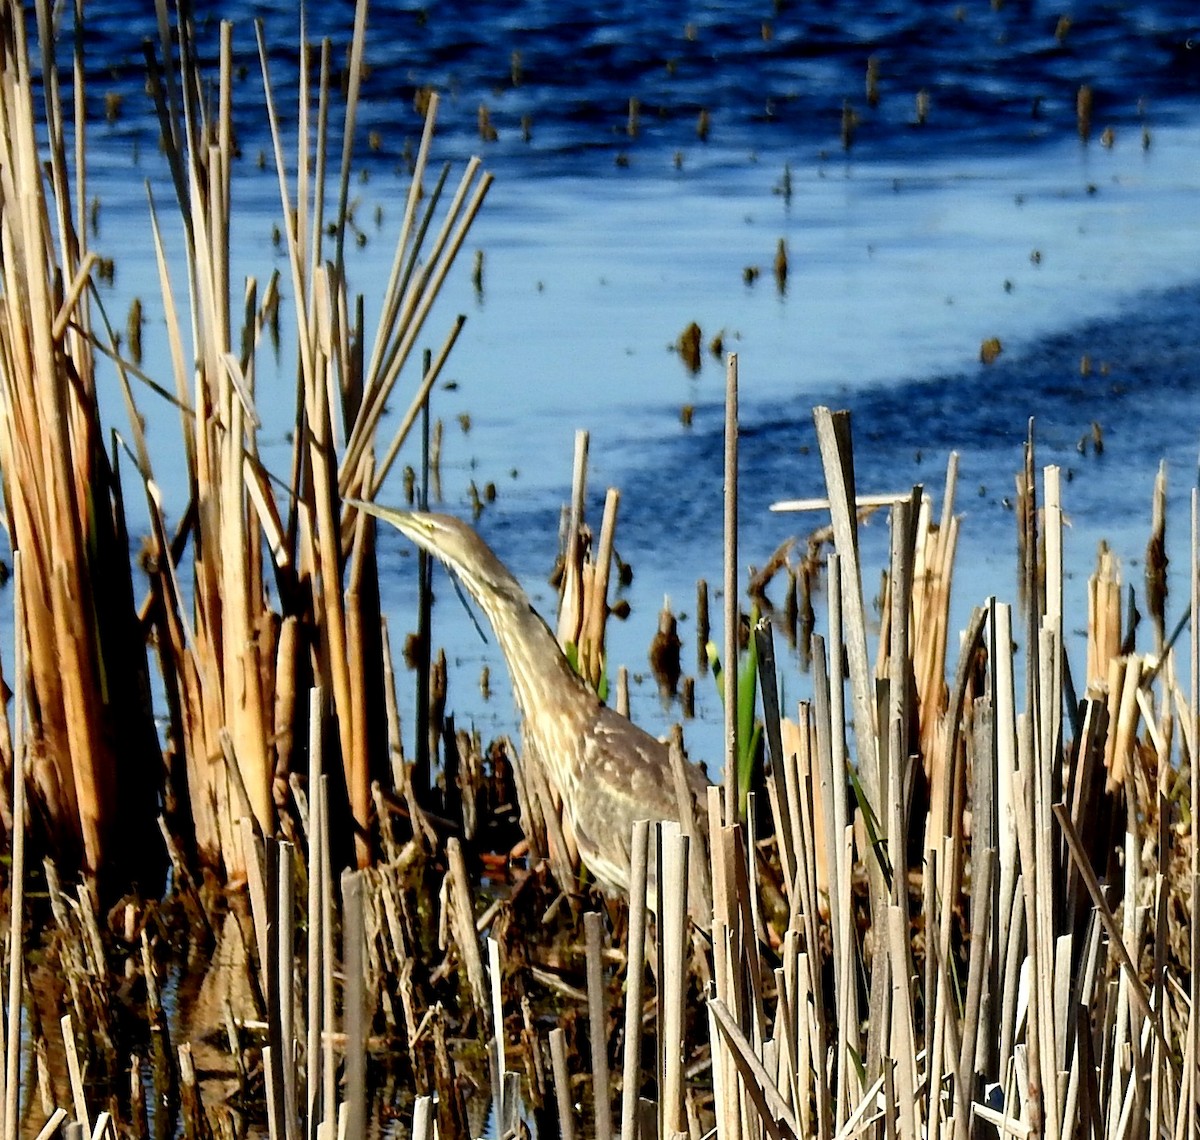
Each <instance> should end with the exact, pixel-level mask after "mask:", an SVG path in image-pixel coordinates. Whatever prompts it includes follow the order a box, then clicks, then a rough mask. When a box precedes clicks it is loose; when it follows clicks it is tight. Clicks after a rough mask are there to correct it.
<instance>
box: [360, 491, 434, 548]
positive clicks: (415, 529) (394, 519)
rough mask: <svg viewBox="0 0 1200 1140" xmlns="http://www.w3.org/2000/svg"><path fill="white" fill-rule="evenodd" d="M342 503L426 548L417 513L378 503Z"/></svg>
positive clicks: (425, 540)
mask: <svg viewBox="0 0 1200 1140" xmlns="http://www.w3.org/2000/svg"><path fill="white" fill-rule="evenodd" d="M342 502H344V503H346V504H347V505H349V506H351V507H355V508H357V509H358V510H360V511H362V512H363V514H367V515H374V516H375V517H376V518H377V519H382V520H383V521H384V522H387V523H391V524H392V526H394V527H395V528H396V529H397V530H398V531H399V532H400V533H401V534H403V535H405V536H406V537H407V538H411V539H412V541H413V542H415V543H416V544H417V545H418V546H423V547H427V546H428V538H427V536H426V534H425V532H424V530H423V528H422V527H421V526H420V524H419V523H418V521H417V519H418V515H417V512H415V511H408V510H402V509H401V508H399V507H381V506H380V505H379V504H378V503H368V502H365V501H364V500H362V499H343V500H342Z"/></svg>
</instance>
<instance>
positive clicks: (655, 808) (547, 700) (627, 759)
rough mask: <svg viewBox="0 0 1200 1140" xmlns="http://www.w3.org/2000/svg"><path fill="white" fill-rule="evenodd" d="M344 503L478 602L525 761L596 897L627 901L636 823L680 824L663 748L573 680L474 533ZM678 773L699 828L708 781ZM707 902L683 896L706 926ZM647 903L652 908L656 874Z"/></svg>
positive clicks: (421, 515) (435, 519)
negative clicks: (508, 688)
mask: <svg viewBox="0 0 1200 1140" xmlns="http://www.w3.org/2000/svg"><path fill="white" fill-rule="evenodd" d="M347 501H348V502H349V503H350V504H351V505H354V506H357V507H359V508H360V509H361V510H363V511H365V512H366V513H368V514H371V515H374V516H375V517H377V518H380V519H382V520H384V521H386V522H388V523H390V524H391V525H392V526H394V527H396V529H397V530H399V531H400V532H401V533H402V534H403V535H405V536H406V537H407V538H409V539H410V540H411V541H412V542H414V543H415V544H416V545H417V546H418V547H420V548H421V549H422V550H424V551H426V552H427V553H429V554H431V555H433V556H434V557H435V558H437V559H439V560H440V561H441V562H442V563H443V564H444V565H445V566H446V567H448V568H449V570H450V571H451V572H452V573H453V574H454V575H455V577H456V578H457V579H458V580H459V581H460V582H461V583H462V585H463V587H464V588H465V589H466V590H467V592H468V593H469V594H470V595H471V597H472V598H474V600H475V602H476V604H477V605H478V606H479V608H480V609H481V610H482V611H483V613H484V614H485V616H486V617H487V619H488V621H489V623H490V624H491V626H492V629H493V630H494V631H495V634H496V639H497V641H498V642H499V644H500V649H501V652H502V653H503V654H504V659H505V663H506V665H507V666H508V671H509V674H510V676H511V678H512V691H513V697H514V699H515V702H516V705H517V711H518V713H519V714H520V718H521V735H522V740H523V742H524V749H523V753H524V755H523V762H524V763H525V764H527V765H528V764H530V763H532V764H537V765H539V766H540V767H541V770H542V772H543V773H544V775H545V779H546V783H547V785H548V786H549V788H550V791H551V795H552V796H553V798H554V799H555V800H556V801H557V804H558V805H561V812H562V819H563V824H564V829H565V830H566V832H567V833H568V836H569V837H570V838H573V840H574V843H575V845H576V848H577V850H578V852H579V856H580V859H581V860H582V862H583V864H584V865H585V866H586V867H587V869H588V871H590V872H591V874H592V876H593V877H594V878H595V880H596V882H597V883H598V884H599V885H600V887H601V889H602V890H603V891H604V892H605V893H606V894H608V895H622V894H623V895H628V892H629V882H630V874H631V853H630V851H631V843H632V839H631V836H632V830H633V824H634V822H635V821H636V820H640V819H646V820H650V821H651V822H654V821H663V820H674V821H676V822H679V821H680V815H681V811H680V803H679V798H678V795H677V793H676V790H675V787H676V785H675V778H674V775H673V772H672V765H671V758H670V752H669V749H668V746H667V745H666V744H665V743H663V742H662V741H661V740H658V739H657V738H656V737H654V736H652V735H651V734H650V733H648V732H646V731H645V730H644V729H642V728H639V727H638V726H637V725H636V724H634V723H633V722H632V721H631V720H629V719H628V718H627V717H624V716H622V715H621V714H620V713H618V712H617V711H616V710H615V709H612V708H610V707H609V706H608V705H606V704H605V703H604V702H603V701H602V700H601V699H600V697H599V696H598V695H597V694H596V692H595V691H594V690H593V689H592V688H591V687H590V686H589V685H588V684H586V682H584V680H583V678H581V677H580V676H579V674H578V673H576V672H575V670H574V669H573V668H572V666H571V664H570V662H569V661H568V660H567V657H566V654H565V653H564V652H563V650H562V648H561V647H560V646H559V644H558V640H557V639H556V638H555V636H554V634H553V633H552V632H551V630H550V627H549V626H548V625H547V624H546V622H545V621H544V620H543V618H542V617H541V615H540V614H538V612H537V610H535V609H534V607H533V603H532V602H531V601H530V599H529V595H528V594H527V593H526V592H525V590H524V589H523V588H522V586H521V584H520V583H519V582H518V581H517V579H516V577H515V576H514V575H513V574H512V572H511V571H510V570H509V569H508V568H507V567H506V566H505V565H504V563H503V562H501V561H500V559H499V558H498V557H497V556H496V554H495V553H494V552H493V551H492V549H491V548H490V547H489V546H488V545H487V543H486V542H485V541H484V540H483V539H482V538H481V537H480V536H479V534H478V532H476V531H475V530H474V529H473V528H472V527H471V526H469V525H468V524H467V523H465V522H463V521H461V520H460V519H457V518H455V517H454V516H452V515H446V514H439V513H434V512H430V511H417V510H400V509H392V508H387V507H381V506H379V505H377V504H375V503H366V502H359V501H357V500H347ZM684 773H685V779H686V783H687V787H688V792H689V793H690V795H691V796H692V797H693V800H694V803H693V811H694V813H695V810H696V808H697V806H698V807H699V812H700V813H701V814H699V818H701V819H703V818H704V815H703V814H702V813H703V812H704V803H705V797H706V795H707V789H708V779H707V777H706V776H705V774H704V771H703V769H702V768H701V767H700V766H699V765H697V764H694V763H691V762H689V761H685V762H684ZM651 862H653V860H651ZM693 866H695V862H693ZM693 884H694V885H696V884H695V876H694V875H693ZM703 893H704V892H703V890H702V889H701V890H700V891H694V890H693V891H689V895H690V896H692V899H691V907H690V909H691V912H692V915H693V918H695V919H697V921H698V922H703V921H704V918H705V917H706V907H707V905H708V903H707V900H706V899H704V898H703V897H702V896H703ZM647 899H648V904H649V905H650V906H651V907H652V908H653V907H654V906H655V904H656V894H655V884H654V881H653V868H651V869H650V872H649V876H648V883H647Z"/></svg>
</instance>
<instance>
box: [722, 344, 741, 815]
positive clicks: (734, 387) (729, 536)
mask: <svg viewBox="0 0 1200 1140" xmlns="http://www.w3.org/2000/svg"><path fill="white" fill-rule="evenodd" d="M737 552H738V363H737V354H736V353H730V355H729V360H728V363H727V365H726V370H725V562H724V566H725V573H724V583H725V674H724V681H725V684H724V695H725V781H724V782H725V811H726V814H727V818H728V819H729V820H730V821H731V822H732V821H736V820H737V818H738V814H739V810H740V803H739V797H738V758H739V755H740V753H739V747H738V744H739V742H738V644H739V637H738V633H739V631H738V616H739V615H738V563H737V558H738V553H737Z"/></svg>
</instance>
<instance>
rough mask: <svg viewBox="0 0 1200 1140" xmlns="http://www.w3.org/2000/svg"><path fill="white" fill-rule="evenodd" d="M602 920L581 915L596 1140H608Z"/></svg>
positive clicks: (609, 1119) (594, 915) (593, 914)
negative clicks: (584, 949)
mask: <svg viewBox="0 0 1200 1140" xmlns="http://www.w3.org/2000/svg"><path fill="white" fill-rule="evenodd" d="M603 921H604V920H603V918H602V917H601V916H600V915H599V914H597V913H596V912H595V911H588V913H587V914H585V915H584V916H583V928H584V933H585V937H586V953H587V991H588V1028H589V1035H590V1039H591V1043H592V1109H593V1112H594V1118H595V1128H596V1131H595V1136H596V1140H612V1098H611V1094H610V1090H609V1084H608V1008H607V1006H608V1003H607V1002H606V1001H605V991H604V966H603V963H602V962H601V960H600V954H601V945H600V939H601V935H602V934H603V929H602V923H603Z"/></svg>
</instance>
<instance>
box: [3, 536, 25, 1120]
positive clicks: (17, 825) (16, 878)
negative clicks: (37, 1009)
mask: <svg viewBox="0 0 1200 1140" xmlns="http://www.w3.org/2000/svg"><path fill="white" fill-rule="evenodd" d="M24 573H25V569H24V558H23V557H22V555H21V552H20V551H19V550H17V551H14V553H13V578H14V581H13V596H14V599H15V602H14V604H15V607H16V653H15V660H14V679H15V681H16V689H15V691H14V694H13V697H14V702H13V703H14V725H13V731H14V739H13V767H12V781H13V796H12V805H13V807H12V810H13V822H12V868H11V879H10V883H9V890H10V892H11V894H10V899H9V917H8V1003H7V1006H6V1013H5V1019H4V1046H5V1049H6V1055H5V1067H4V1138H5V1140H17V1135H18V1133H19V1129H20V1119H21V1012H22V1009H23V1003H22V1000H21V993H22V989H23V987H22V974H23V971H24V965H25V951H24V936H25V932H24V923H25V794H26V793H25V743H26V718H27V709H26V706H25V694H26V676H25V648H24V646H25V632H24V624H25V611H24V603H23V593H22V589H21V579H22V577H23V575H24Z"/></svg>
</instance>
